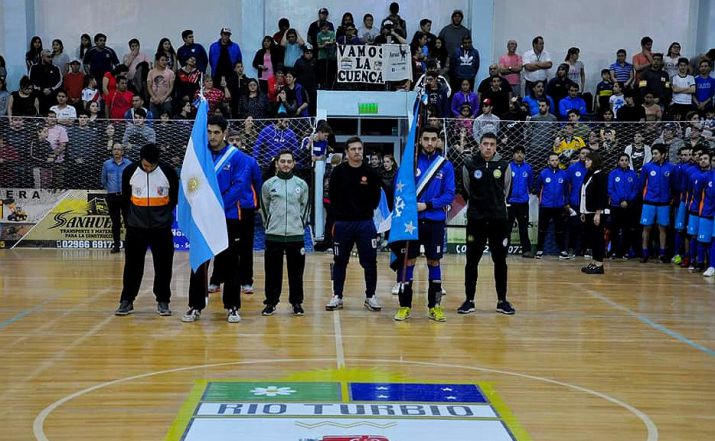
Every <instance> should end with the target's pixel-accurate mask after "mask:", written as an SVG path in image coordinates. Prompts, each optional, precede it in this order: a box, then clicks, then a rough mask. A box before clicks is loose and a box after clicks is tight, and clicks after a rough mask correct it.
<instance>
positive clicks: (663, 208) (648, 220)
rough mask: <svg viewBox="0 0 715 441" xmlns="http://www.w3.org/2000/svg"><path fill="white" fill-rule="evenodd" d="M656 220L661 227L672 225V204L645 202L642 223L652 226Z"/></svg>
mask: <svg viewBox="0 0 715 441" xmlns="http://www.w3.org/2000/svg"><path fill="white" fill-rule="evenodd" d="M656 222H658V225H659V226H661V227H667V226H668V225H670V205H650V204H643V210H642V211H641V225H644V226H646V227H652V226H653V224H655V223H656Z"/></svg>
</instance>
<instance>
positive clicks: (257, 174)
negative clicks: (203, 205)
mask: <svg viewBox="0 0 715 441" xmlns="http://www.w3.org/2000/svg"><path fill="white" fill-rule="evenodd" d="M229 148H233V149H236V148H235V147H232V146H226V147H224V148H223V149H221V150H220V151H218V152H213V151H212V152H211V156H212V158H213V160H214V163H217V162H218V161H219V160H220V158H222V157H223V155H224V154H225V153H226V151H227V150H228V149H229ZM216 179H218V188H219V190H220V191H221V196H222V197H223V207H224V212H225V213H226V218H227V219H240V218H241V209H242V208H245V209H255V208H258V192H259V191H260V188H261V169H260V168H259V167H258V163H257V162H256V160H255V159H253V158H252V157H250V156H248V155H247V154H245V153H243V152H242V151H241V150H239V149H236V153H234V154H233V156H231V158H229V160H228V161H226V163H224V164H223V166H222V167H221V169H220V170H219V171H217V172H216Z"/></svg>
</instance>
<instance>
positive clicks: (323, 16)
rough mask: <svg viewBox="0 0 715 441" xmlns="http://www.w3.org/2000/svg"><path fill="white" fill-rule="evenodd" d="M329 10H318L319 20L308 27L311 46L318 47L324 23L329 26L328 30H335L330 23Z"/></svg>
mask: <svg viewBox="0 0 715 441" xmlns="http://www.w3.org/2000/svg"><path fill="white" fill-rule="evenodd" d="M328 15H329V12H328V9H327V8H320V10H318V19H317V20H315V21H314V22H313V23H311V24H310V26H309V27H308V33H307V37H308V43H310V45H311V46H313V47H317V46H318V39H317V37H318V33H319V32H320V29H321V27H322V25H323V23H325V24H327V26H328V29H329V30H331V31H334V30H335V27H334V26H333V24H332V23H331V22H329V21H328Z"/></svg>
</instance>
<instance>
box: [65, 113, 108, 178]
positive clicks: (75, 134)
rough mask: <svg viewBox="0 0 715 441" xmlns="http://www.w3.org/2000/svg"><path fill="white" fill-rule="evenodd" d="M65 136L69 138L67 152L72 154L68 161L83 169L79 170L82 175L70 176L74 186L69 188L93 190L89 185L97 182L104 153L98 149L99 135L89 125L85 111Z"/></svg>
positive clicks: (95, 129)
mask: <svg viewBox="0 0 715 441" xmlns="http://www.w3.org/2000/svg"><path fill="white" fill-rule="evenodd" d="M67 135H68V138H69V147H68V150H69V151H70V152H71V153H72V154H71V156H70V160H71V161H72V163H73V164H77V165H81V166H82V167H83V168H82V169H81V170H82V171H83V173H73V174H71V175H70V182H71V183H74V184H75V185H74V186H72V185H71V186H70V188H94V187H90V185H91V184H92V183H94V182H96V181H97V175H98V174H99V164H101V158H103V157H104V151H102V150H101V149H100V148H98V147H100V144H99V133H98V132H97V128H96V127H94V126H92V125H90V124H89V113H88V112H87V111H86V110H83V111H81V112H80V113H79V117H78V118H77V125H74V126H72V127H70V128H69V129H68V134H67ZM92 170H94V171H92ZM88 176H89V177H90V178H88ZM72 181H74V182H72Z"/></svg>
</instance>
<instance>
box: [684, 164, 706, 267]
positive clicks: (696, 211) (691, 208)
mask: <svg viewBox="0 0 715 441" xmlns="http://www.w3.org/2000/svg"><path fill="white" fill-rule="evenodd" d="M697 157H698V163H697V168H696V170H694V171H693V173H691V174H690V178H689V180H688V200H687V203H686V205H687V210H688V227H687V233H688V238H689V239H690V265H688V269H689V270H691V271H698V272H702V271H704V270H705V253H704V249H703V248H701V247H698V243H697V239H698V235H699V232H700V229H701V226H700V219H701V216H700V212H701V211H702V208H703V207H702V204H703V198H704V196H705V194H704V190H705V185H707V182H708V180H709V179H710V169H711V167H710V153H709V152H707V151H704V150H699V151H698V152H697ZM709 228H710V229H711V230H712V225H710V226H709Z"/></svg>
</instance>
